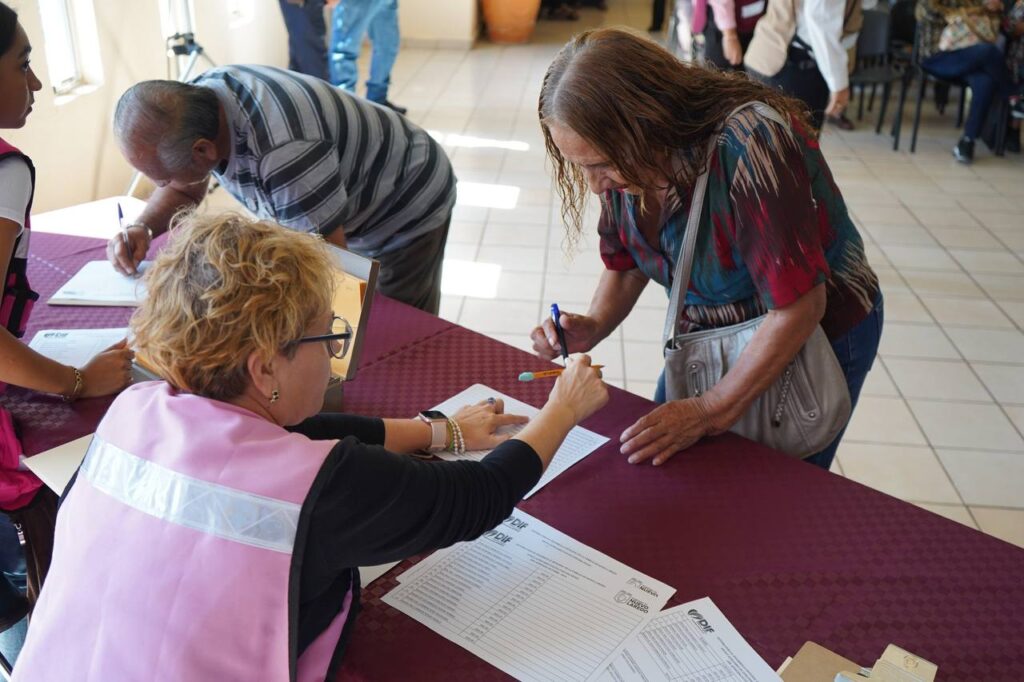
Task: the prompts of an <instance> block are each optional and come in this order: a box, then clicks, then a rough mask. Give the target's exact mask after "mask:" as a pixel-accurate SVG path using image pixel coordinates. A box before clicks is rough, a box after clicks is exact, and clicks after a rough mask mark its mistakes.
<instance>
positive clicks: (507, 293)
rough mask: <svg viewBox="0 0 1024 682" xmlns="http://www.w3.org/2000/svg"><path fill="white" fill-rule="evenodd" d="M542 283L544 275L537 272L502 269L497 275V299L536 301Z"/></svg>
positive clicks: (538, 297) (538, 298)
mask: <svg viewBox="0 0 1024 682" xmlns="http://www.w3.org/2000/svg"><path fill="white" fill-rule="evenodd" d="M543 284H544V275H542V274H541V273H539V272H537V273H534V272H512V271H510V270H502V271H501V275H500V276H499V277H498V300H499V301H538V300H540V297H541V291H542V287H543Z"/></svg>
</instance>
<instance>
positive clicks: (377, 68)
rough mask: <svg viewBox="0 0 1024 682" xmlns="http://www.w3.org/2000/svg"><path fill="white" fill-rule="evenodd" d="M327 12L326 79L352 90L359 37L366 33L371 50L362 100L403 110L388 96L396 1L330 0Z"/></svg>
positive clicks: (356, 76) (395, 43)
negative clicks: (368, 75)
mask: <svg viewBox="0 0 1024 682" xmlns="http://www.w3.org/2000/svg"><path fill="white" fill-rule="evenodd" d="M328 4H329V5H334V10H333V13H332V15H331V37H330V45H331V49H330V55H329V57H328V64H329V66H330V81H331V83H332V84H334V85H336V86H338V87H339V88H344V89H345V90H348V91H349V92H355V91H356V85H357V83H358V81H359V66H358V64H357V62H358V60H359V51H360V50H361V49H362V47H363V36H365V35H367V34H369V36H370V43H371V44H372V45H373V53H372V55H371V57H370V77H369V78H368V79H367V80H366V99H368V100H370V101H371V102H376V103H377V104H380V105H382V106H385V107H388V108H389V109H392V110H394V111H397V112H398V113H400V114H404V113H406V109H405V107H400V106H398V105H397V104H394V103H393V102H391V101H390V100H389V99H388V88H389V87H390V85H391V68H392V67H393V66H394V65H395V59H397V58H398V48H399V43H400V42H401V34H400V33H399V30H398V0H342V1H341V2H339V1H338V0H330V1H329V3H328Z"/></svg>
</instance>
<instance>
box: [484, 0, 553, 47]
mask: <svg viewBox="0 0 1024 682" xmlns="http://www.w3.org/2000/svg"><path fill="white" fill-rule="evenodd" d="M482 3H483V13H484V23H485V24H486V25H487V37H488V38H490V39H491V42H494V43H525V42H526V41H527V40H529V39H530V36H531V35H532V34H533V27H534V26H535V25H536V24H537V13H538V12H539V11H540V0H482Z"/></svg>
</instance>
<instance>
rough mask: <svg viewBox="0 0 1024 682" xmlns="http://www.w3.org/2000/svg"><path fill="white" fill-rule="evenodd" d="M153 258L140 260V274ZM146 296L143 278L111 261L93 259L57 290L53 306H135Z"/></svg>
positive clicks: (52, 299) (51, 301) (146, 268)
mask: <svg viewBox="0 0 1024 682" xmlns="http://www.w3.org/2000/svg"><path fill="white" fill-rule="evenodd" d="M149 266H150V261H142V262H141V263H139V274H140V275H142V274H143V273H145V271H146V270H148V269H149ZM145 297H146V285H145V283H144V282H143V281H142V279H141V277H126V276H125V275H122V274H121V273H119V272H117V271H116V270H114V266H113V265H111V264H110V262H109V261H105V260H94V261H90V262H88V263H86V264H85V265H83V266H82V269H81V270H79V271H78V272H77V273H76V274H75V276H74V277H72V278H71V279H69V280H68V281H67V282H66V283H65V284H64V286H62V287H61V288H60V289H58V290H57V292H56V293H54V295H53V296H51V297H50V300H49V301H48V302H49V304H50V305H102V306H124V307H129V308H133V307H135V306H138V305H139V303H141V302H142V299H144V298H145Z"/></svg>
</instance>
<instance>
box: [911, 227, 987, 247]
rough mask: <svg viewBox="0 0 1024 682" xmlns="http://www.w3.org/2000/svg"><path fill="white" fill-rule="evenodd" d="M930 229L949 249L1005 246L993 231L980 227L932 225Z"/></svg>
mask: <svg viewBox="0 0 1024 682" xmlns="http://www.w3.org/2000/svg"><path fill="white" fill-rule="evenodd" d="M929 230H930V231H931V233H932V235H933V236H934V237H935V239H936V240H937V241H938V242H939V243H940V244H941V245H942V246H945V247H946V248H947V249H958V248H963V249H1000V248H1002V247H1003V246H1004V245H1003V244H1002V243H1000V242H999V240H997V239H996V238H995V237H993V236H992V233H990V232H988V231H986V230H983V229H979V228H973V229H969V230H962V229H958V228H954V227H930V228H929Z"/></svg>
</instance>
